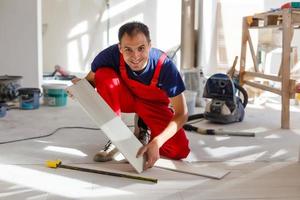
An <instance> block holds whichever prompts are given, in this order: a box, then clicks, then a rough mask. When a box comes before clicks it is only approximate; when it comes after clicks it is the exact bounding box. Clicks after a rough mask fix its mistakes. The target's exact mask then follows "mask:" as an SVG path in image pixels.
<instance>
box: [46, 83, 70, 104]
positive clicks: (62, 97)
mask: <svg viewBox="0 0 300 200" xmlns="http://www.w3.org/2000/svg"><path fill="white" fill-rule="evenodd" d="M42 87H43V93H44V104H45V105H47V106H65V105H66V104H67V96H68V95H67V92H66V91H65V89H66V87H67V85H66V84H44V85H42Z"/></svg>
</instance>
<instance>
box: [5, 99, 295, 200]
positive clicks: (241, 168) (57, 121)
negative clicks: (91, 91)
mask: <svg viewBox="0 0 300 200" xmlns="http://www.w3.org/2000/svg"><path fill="white" fill-rule="evenodd" d="M68 101H69V102H68V105H67V106H66V107H62V108H58V107H56V108H55V107H53V108H52V107H44V106H42V107H41V108H40V109H38V110H32V111H22V110H10V111H9V112H8V113H7V115H6V116H5V117H4V118H1V119H0V142H4V141H10V140H16V139H21V138H27V137H32V136H41V135H45V134H48V133H50V132H51V131H53V130H55V129H56V128H58V127H63V126H87V127H96V126H95V125H94V123H93V122H92V121H90V119H89V117H88V116H87V115H86V114H85V113H84V111H82V109H81V108H80V106H79V105H78V103H76V102H73V101H71V100H68ZM276 105H277V104H276V103H268V102H267V103H264V104H260V105H249V106H248V107H247V109H246V116H245V121H244V122H242V123H236V124H231V125H226V126H221V125H214V124H211V123H208V122H206V121H201V122H198V123H197V124H196V125H200V126H201V127H206V128H223V129H226V130H235V131H255V132H256V137H255V138H241V137H221V136H217V137H216V136H203V135H197V134H194V133H187V134H188V137H189V138H190V146H191V149H192V152H191V154H190V156H189V157H188V159H187V160H188V161H191V162H193V165H194V166H199V167H200V166H208V167H214V168H220V169H226V170H230V171H231V173H230V174H228V175H227V176H225V177H224V178H223V179H222V180H214V179H209V178H205V177H200V176H194V175H189V174H182V173H177V172H173V171H168V170H164V169H159V168H152V169H149V170H147V171H145V172H143V173H142V175H143V176H147V177H154V178H157V179H158V183H157V184H153V183H146V182H143V181H135V180H131V179H125V178H118V177H111V176H105V175H96V174H89V173H85V172H76V171H71V170H67V169H50V168H47V167H45V166H44V162H45V161H46V160H50V159H51V160H52V159H61V160H62V161H63V163H65V164H74V165H79V166H83V167H93V168H100V169H103V168H104V169H113V170H116V171H122V172H129V173H133V172H132V167H131V166H130V165H129V164H128V163H118V162H111V163H100V164H99V163H95V162H93V161H92V158H93V155H94V153H95V152H97V151H98V150H99V149H100V148H101V147H102V146H103V145H104V144H105V142H106V138H105V136H104V135H103V134H102V133H101V131H92V130H82V129H66V130H61V131H59V132H57V133H55V134H54V135H52V136H49V137H44V138H39V139H34V140H27V141H22V142H15V143H9V144H1V145H0V151H1V155H0V199H12V200H15V199H22V200H23V199H34V200H37V199H38V200H40V199H41V200H42V199H43V200H46V199H47V200H48V199H59V200H61V199H143V200H147V199H149V200H150V199H175V200H187V199H195V200H196V199H197V200H199V199H201V200H202V199H203V200H204V199H207V200H208V199H209V200H238V199H239V200H263V199H264V200H266V199H268V200H270V199H276V200H277V199H278V200H279V199H282V200H299V199H300V164H299V162H298V160H299V159H298V157H299V143H300V123H299V119H300V109H299V106H295V107H293V108H292V109H291V110H292V112H291V129H290V130H282V129H280V108H278V106H276ZM123 119H124V121H125V122H126V123H127V124H129V125H131V124H132V115H124V117H123Z"/></svg>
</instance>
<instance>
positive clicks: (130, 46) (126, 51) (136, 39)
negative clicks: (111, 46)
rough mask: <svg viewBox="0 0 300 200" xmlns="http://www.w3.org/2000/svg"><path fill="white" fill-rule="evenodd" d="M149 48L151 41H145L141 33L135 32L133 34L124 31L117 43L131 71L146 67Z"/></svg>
mask: <svg viewBox="0 0 300 200" xmlns="http://www.w3.org/2000/svg"><path fill="white" fill-rule="evenodd" d="M150 48H151V43H150V42H148V41H147V38H146V36H145V35H144V34H143V33H137V34H136V35H134V36H129V35H128V34H127V33H125V34H124V35H123V37H122V38H121V42H120V44H119V49H120V52H121V53H122V54H123V58H124V60H125V62H126V63H127V65H129V67H130V69H131V70H133V71H140V70H143V69H144V68H145V67H146V65H147V61H148V58H149V51H150Z"/></svg>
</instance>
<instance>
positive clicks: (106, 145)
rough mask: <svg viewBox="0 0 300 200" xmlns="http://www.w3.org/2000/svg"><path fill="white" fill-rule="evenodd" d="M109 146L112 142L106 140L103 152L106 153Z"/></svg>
mask: <svg viewBox="0 0 300 200" xmlns="http://www.w3.org/2000/svg"><path fill="white" fill-rule="evenodd" d="M111 144H112V142H111V141H110V140H108V142H107V143H106V144H105V146H104V151H107V150H108V149H109V147H110V145H111Z"/></svg>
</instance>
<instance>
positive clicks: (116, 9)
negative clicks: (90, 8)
mask: <svg viewBox="0 0 300 200" xmlns="http://www.w3.org/2000/svg"><path fill="white" fill-rule="evenodd" d="M143 1H144V0H135V1H132V0H127V1H123V2H122V3H119V4H118V5H116V6H111V7H110V9H109V12H108V10H105V11H104V13H103V16H102V19H101V22H104V21H106V20H107V19H108V18H112V17H114V16H116V15H119V14H121V13H126V12H127V10H128V9H130V8H132V7H134V6H136V5H137V4H140V3H142V2H143Z"/></svg>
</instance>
